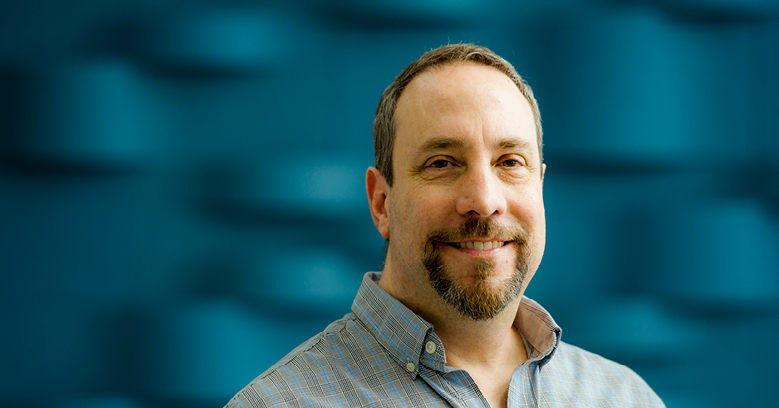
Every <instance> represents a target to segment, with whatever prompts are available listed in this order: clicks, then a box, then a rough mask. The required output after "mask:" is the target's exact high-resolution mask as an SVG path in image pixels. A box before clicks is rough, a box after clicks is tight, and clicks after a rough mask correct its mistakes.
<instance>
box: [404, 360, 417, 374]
mask: <svg viewBox="0 0 779 408" xmlns="http://www.w3.org/2000/svg"><path fill="white" fill-rule="evenodd" d="M416 369H417V366H416V364H414V363H412V362H410V361H409V362H408V363H406V371H408V372H410V373H413V372H414V370H416Z"/></svg>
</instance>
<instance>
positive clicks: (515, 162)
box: [500, 158, 525, 167]
mask: <svg viewBox="0 0 779 408" xmlns="http://www.w3.org/2000/svg"><path fill="white" fill-rule="evenodd" d="M500 165H501V166H503V167H520V166H524V165H525V161H524V160H521V159H515V158H509V159H506V160H503V161H502V162H500Z"/></svg>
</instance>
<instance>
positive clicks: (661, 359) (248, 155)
mask: <svg viewBox="0 0 779 408" xmlns="http://www.w3.org/2000/svg"><path fill="white" fill-rule="evenodd" d="M283 4H284V5H281V4H275V3H272V2H262V1H248V0H245V1H243V0H230V1H220V2H217V1H210V2H209V1H178V0H164V1H127V0H121V1H110V2H100V1H94V0H80V1H71V2H58V1H51V0H31V1H25V2H21V1H16V2H3V5H2V6H0V39H2V40H0V130H1V132H2V133H0V273H1V274H2V275H1V276H2V284H0V322H2V327H1V329H0V330H1V331H0V406H3V407H18V406H25V407H32V408H36V407H47V408H48V407H56V408H61V407H68V408H72V407H80V408H84V407H109V408H112V407H117V408H119V407H121V408H125V407H133V408H135V407H214V406H222V405H223V404H224V403H226V402H227V400H228V399H229V398H230V397H231V396H232V395H233V394H234V393H235V392H237V391H238V390H239V389H241V388H242V387H243V386H244V385H246V384H247V383H248V382H250V381H251V380H252V379H253V378H254V377H255V376H257V375H258V374H260V373H261V372H262V371H263V370H265V368H267V367H268V366H270V365H271V364H272V363H274V362H275V361H276V360H278V359H279V358H280V357H282V356H283V355H284V354H286V352H288V351H289V350H291V349H292V348H293V347H294V346H296V345H297V344H299V343H300V342H302V341H304V340H305V339H307V338H308V337H310V336H312V335H314V334H315V333H317V332H318V331H320V330H321V329H322V328H324V327H325V325H326V324H327V323H329V322H330V321H332V320H334V319H336V318H338V317H340V316H342V315H343V314H345V313H346V312H348V310H349V306H350V304H351V300H352V298H353V296H354V293H355V292H356V290H357V287H358V286H359V283H360V279H361V276H362V274H363V273H364V272H365V271H368V270H378V269H380V267H381V262H382V256H383V245H384V242H383V240H382V239H381V237H380V236H379V235H378V233H377V232H376V231H375V229H374V227H373V225H372V223H371V220H370V215H369V212H368V208H367V205H366V199H365V193H364V190H363V183H364V179H363V177H364V171H365V168H366V167H368V166H369V165H372V164H373V147H372V136H371V126H372V120H373V113H374V110H375V107H376V104H377V102H378V98H379V95H380V93H381V91H382V90H383V89H384V88H385V87H386V86H387V85H388V84H389V83H390V82H391V81H392V79H393V78H394V76H395V75H396V74H397V73H399V72H400V71H401V70H402V68H403V67H405V66H406V65H407V64H408V63H409V62H411V61H412V60H414V59H415V58H416V57H418V56H419V55H420V54H422V53H423V52H424V51H427V50H429V49H431V48H434V47H437V46H439V45H443V44H446V43H449V42H461V41H466V42H475V43H478V44H481V45H485V46H488V47H490V48H492V49H493V50H494V51H496V52H497V53H498V54H500V55H502V56H504V57H505V58H507V59H508V60H509V61H510V62H512V63H513V64H515V65H516V67H517V69H518V71H519V72H520V73H521V74H522V75H523V76H525V77H526V79H527V80H528V81H529V83H530V84H531V86H533V88H534V90H535V93H536V95H537V98H538V100H539V103H540V106H541V112H542V116H543V119H544V127H545V135H546V137H545V142H546V148H545V156H546V162H547V164H548V166H549V167H548V170H547V174H546V180H545V193H546V197H545V199H546V206H547V220H548V221H547V222H548V244H547V248H546V254H545V255H546V256H545V259H544V261H543V262H542V265H541V268H540V269H539V271H538V273H537V274H536V277H535V279H534V280H533V281H532V282H531V284H530V287H529V289H528V291H527V294H528V295H529V296H530V297H533V298H535V299H536V300H538V301H540V302H541V303H542V304H543V305H545V307H546V308H547V309H548V310H549V311H550V312H551V313H552V314H553V315H554V316H555V318H556V319H557V321H558V323H559V324H560V325H561V326H562V327H563V330H564V336H563V338H564V340H566V341H568V342H570V343H573V344H576V345H579V346H582V347H584V348H587V349H589V350H592V351H595V352H598V353H600V354H602V355H604V356H606V357H609V358H611V359H614V360H617V361H619V362H622V363H624V364H627V365H629V366H631V367H632V368H634V369H635V370H636V371H637V372H638V373H639V374H641V375H642V376H643V377H644V378H645V379H646V380H647V382H649V384H650V385H651V386H652V387H653V388H654V389H655V390H656V391H657V392H658V394H659V395H660V396H661V397H663V398H664V400H665V401H666V403H667V404H668V405H669V406H671V407H732V406H777V405H779V393H777V392H776V391H775V385H774V383H775V380H776V379H777V378H778V377H779V372H778V371H779V370H777V367H778V366H779V351H777V347H776V345H777V344H779V255H778V253H779V159H777V155H779V135H778V134H777V132H778V131H779V115H777V110H778V108H779V75H778V74H779V45H778V44H779V5H778V4H777V2H775V1H769V0H749V1H737V0H716V1H704V0H654V1H652V0H646V1H641V0H635V1H605V0H604V1H595V0H590V1H580V2H574V1H566V0H554V1H547V2H533V3H532V4H531V3H530V2H527V4H525V3H524V2H516V1H498V0H495V1H476V0H460V1H444V0H422V1H412V0H374V1H370V2H367V1H366V2H362V1H357V0H335V1H330V2H317V1H313V0H295V1H289V2H286V3H283Z"/></svg>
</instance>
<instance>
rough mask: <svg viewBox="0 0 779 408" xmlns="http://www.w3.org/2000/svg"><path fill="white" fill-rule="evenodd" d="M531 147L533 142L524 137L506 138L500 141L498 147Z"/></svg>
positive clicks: (503, 148) (502, 148) (501, 148)
mask: <svg viewBox="0 0 779 408" xmlns="http://www.w3.org/2000/svg"><path fill="white" fill-rule="evenodd" d="M516 148H519V149H531V148H532V146H531V143H530V142H528V141H527V140H524V139H504V140H501V141H500V143H498V149H500V150H506V149H516Z"/></svg>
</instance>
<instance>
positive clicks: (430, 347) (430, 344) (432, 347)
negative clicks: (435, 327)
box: [425, 341, 435, 354]
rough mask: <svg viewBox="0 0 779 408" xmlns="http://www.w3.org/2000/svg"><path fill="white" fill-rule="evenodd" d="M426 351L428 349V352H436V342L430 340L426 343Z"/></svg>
mask: <svg viewBox="0 0 779 408" xmlns="http://www.w3.org/2000/svg"><path fill="white" fill-rule="evenodd" d="M425 351H427V354H433V353H435V343H433V342H432V341H428V342H427V344H425Z"/></svg>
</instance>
